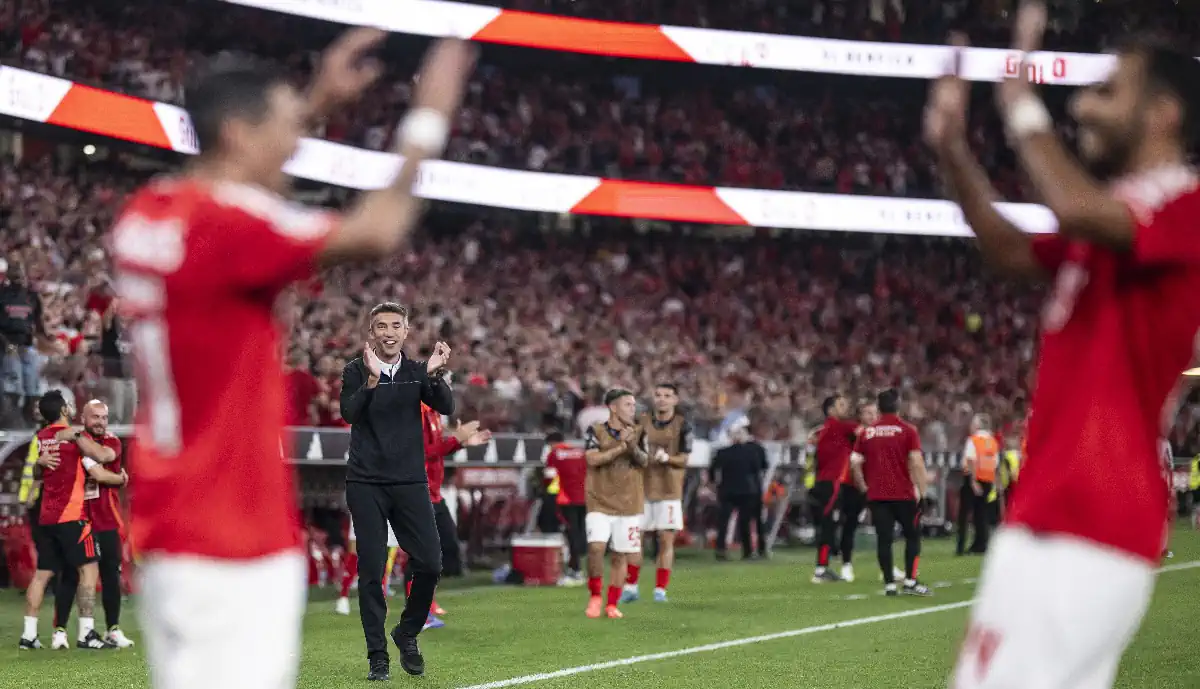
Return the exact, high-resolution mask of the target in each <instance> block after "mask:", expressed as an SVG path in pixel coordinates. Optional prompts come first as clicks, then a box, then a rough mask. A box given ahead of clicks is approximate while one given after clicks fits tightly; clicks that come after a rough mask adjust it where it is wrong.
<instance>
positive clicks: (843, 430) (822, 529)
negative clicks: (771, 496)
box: [808, 395, 858, 584]
mask: <svg viewBox="0 0 1200 689" xmlns="http://www.w3.org/2000/svg"><path fill="white" fill-rule="evenodd" d="M821 411H822V412H823V413H824V414H825V424H824V425H823V426H821V428H820V430H819V431H818V432H817V448H816V452H815V458H816V463H817V467H816V481H815V482H814V483H813V487H812V490H810V491H809V492H808V500H809V506H810V507H811V508H812V518H813V526H814V528H815V529H816V535H817V569H816V571H814V572H813V577H812V581H813V583H814V584H820V583H822V582H826V581H839V580H840V577H838V575H837V574H835V573H834V572H833V571H831V570H830V569H829V554H830V551H831V550H833V540H834V538H835V537H836V535H837V515H836V514H835V513H834V507H835V506H837V504H838V500H839V496H840V495H841V489H842V485H843V483H842V482H843V481H844V480H845V478H846V476H847V475H848V474H849V473H850V453H851V452H852V451H853V450H854V437H855V436H854V433H855V431H856V430H857V429H858V423H857V422H856V421H855V420H854V417H853V416H851V414H850V400H848V399H846V397H845V395H833V396H832V397H828V398H826V399H825V402H824V403H823V404H822V405H821Z"/></svg>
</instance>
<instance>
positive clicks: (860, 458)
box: [850, 390, 933, 596]
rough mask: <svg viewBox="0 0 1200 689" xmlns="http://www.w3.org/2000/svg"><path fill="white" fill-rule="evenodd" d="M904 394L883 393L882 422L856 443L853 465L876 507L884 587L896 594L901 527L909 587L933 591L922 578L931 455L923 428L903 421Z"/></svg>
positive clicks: (916, 592) (873, 508) (918, 592)
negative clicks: (895, 550) (895, 553)
mask: <svg viewBox="0 0 1200 689" xmlns="http://www.w3.org/2000/svg"><path fill="white" fill-rule="evenodd" d="M899 411H900V393H898V392H897V391H896V390H885V391H883V392H881V393H880V394H879V421H877V422H876V423H874V424H872V425H870V426H867V427H866V428H865V429H863V432H862V433H861V434H860V435H859V436H858V441H857V442H856V443H855V444H854V454H853V455H851V457H850V462H851V464H850V466H851V467H852V471H853V472H854V481H855V483H857V484H858V487H859V490H862V491H865V492H866V494H867V500H868V501H869V502H870V507H871V520H872V522H873V523H874V524H875V534H876V536H875V537H876V540H877V544H878V554H879V569H880V570H881V571H882V572H883V581H884V583H885V586H884V591H885V592H886V593H887V595H889V596H894V595H896V593H897V592H896V579H895V571H894V567H893V558H892V540H893V538H894V537H895V536H894V534H895V531H896V525H897V524H899V525H900V531H901V533H903V534H904V540H905V547H904V587H903V589H902V590H903V592H904V593H905V594H907V595H912V596H930V595H933V592H932V591H930V590H929V588H928V587H926V586H925V585H924V584H922V583H920V582H919V581H917V568H918V564H919V562H920V557H921V529H920V523H919V522H920V519H921V509H920V501H921V497H922V496H924V495H925V488H926V486H927V478H926V476H925V456H924V455H923V454H922V453H921V439H920V437H919V436H918V435H917V429H916V428H914V427H913V426H912V425H910V424H908V423H907V422H905V421H903V420H901V419H900V417H899V416H898V415H897V414H898V413H899Z"/></svg>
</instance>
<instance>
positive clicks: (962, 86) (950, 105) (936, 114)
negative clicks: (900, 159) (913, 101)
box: [921, 32, 971, 151]
mask: <svg viewBox="0 0 1200 689" xmlns="http://www.w3.org/2000/svg"><path fill="white" fill-rule="evenodd" d="M950 45H951V47H952V48H953V58H952V64H950V65H948V69H947V72H946V74H945V75H944V76H943V77H941V78H940V79H938V80H937V81H935V82H933V84H932V85H931V86H930V87H929V99H928V101H927V102H926V103H925V114H924V117H923V119H922V131H921V133H922V135H923V137H924V139H925V143H926V145H928V146H929V147H930V148H932V149H934V150H935V151H936V150H939V149H942V148H943V147H945V146H946V145H948V144H950V143H953V142H955V141H958V140H962V138H963V137H965V136H966V128H967V126H966V125H967V102H968V101H969V100H970V95H971V87H970V84H968V83H967V82H965V81H963V79H962V77H961V76H960V75H959V70H960V67H961V62H962V49H963V48H964V47H966V45H967V38H966V36H964V35H963V34H961V33H957V32H955V33H952V34H950Z"/></svg>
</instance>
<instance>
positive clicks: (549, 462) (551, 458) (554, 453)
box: [546, 448, 558, 471]
mask: <svg viewBox="0 0 1200 689" xmlns="http://www.w3.org/2000/svg"><path fill="white" fill-rule="evenodd" d="M546 468H547V469H554V470H555V471H558V448H554V449H552V450H550V454H548V455H546Z"/></svg>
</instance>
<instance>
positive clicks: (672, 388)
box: [654, 383, 679, 395]
mask: <svg viewBox="0 0 1200 689" xmlns="http://www.w3.org/2000/svg"><path fill="white" fill-rule="evenodd" d="M654 387H655V389H657V388H662V389H663V390H670V391H671V392H673V393H675V394H676V395H678V394H679V386H678V385H676V384H674V383H655V385H654Z"/></svg>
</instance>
